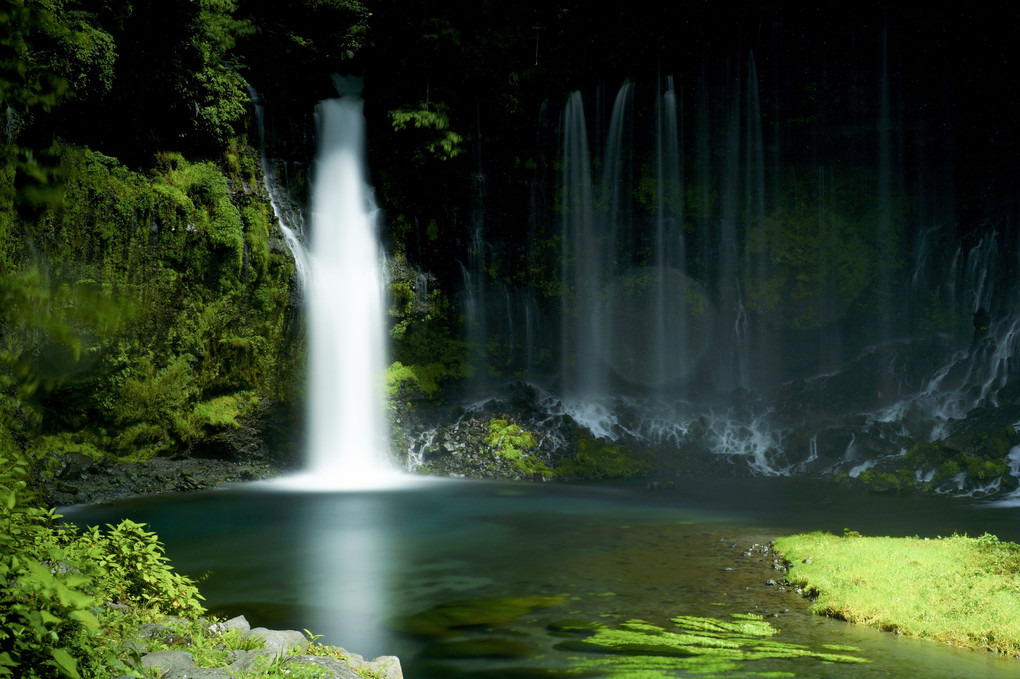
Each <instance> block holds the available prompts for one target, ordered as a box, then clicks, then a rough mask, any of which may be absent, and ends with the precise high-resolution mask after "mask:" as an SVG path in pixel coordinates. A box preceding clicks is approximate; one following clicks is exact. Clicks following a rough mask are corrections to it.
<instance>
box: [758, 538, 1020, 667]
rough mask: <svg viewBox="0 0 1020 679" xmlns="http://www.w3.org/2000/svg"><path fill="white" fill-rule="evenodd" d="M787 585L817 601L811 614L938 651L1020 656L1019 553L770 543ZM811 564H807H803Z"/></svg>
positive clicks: (878, 543)
mask: <svg viewBox="0 0 1020 679" xmlns="http://www.w3.org/2000/svg"><path fill="white" fill-rule="evenodd" d="M776 549H777V551H779V552H780V553H782V555H783V556H784V557H785V558H786V559H788V560H789V561H790V562H792V563H793V564H794V566H793V568H792V569H791V570H790V576H789V578H790V581H791V583H793V584H795V585H798V586H800V587H803V588H805V589H807V590H809V591H811V592H813V593H814V594H816V595H817V599H816V600H815V603H814V604H812V610H814V611H815V612H816V613H820V614H823V615H829V616H833V617H837V618H841V619H844V620H847V621H849V622H854V623H858V624H865V625H869V626H872V627H877V628H879V629H884V630H895V631H896V632H897V633H900V634H903V635H906V636H911V637H915V638H919V639H929V640H933V641H936V642H939V643H949V644H952V645H956V646H964V647H972V648H988V649H992V650H996V651H1000V652H1003V653H1007V654H1009V655H1016V653H1017V652H1018V650H1020V605H1018V601H1020V599H1018V597H1017V593H1018V592H1017V590H1018V583H1017V580H1016V572H1017V564H1018V563H1020V545H1016V544H1013V543H1008V542H1001V541H999V540H998V539H997V538H996V537H995V536H992V535H987V534H986V535H984V536H982V537H979V538H968V537H966V536H959V535H954V536H952V537H949V538H939V539H927V538H919V537H914V538H890V537H864V536H861V535H859V534H857V533H854V532H852V531H849V532H847V534H846V535H844V536H843V537H835V536H833V535H830V534H827V533H808V534H802V535H793V536H789V537H784V538H780V539H777V540H776ZM809 557H810V558H809Z"/></svg>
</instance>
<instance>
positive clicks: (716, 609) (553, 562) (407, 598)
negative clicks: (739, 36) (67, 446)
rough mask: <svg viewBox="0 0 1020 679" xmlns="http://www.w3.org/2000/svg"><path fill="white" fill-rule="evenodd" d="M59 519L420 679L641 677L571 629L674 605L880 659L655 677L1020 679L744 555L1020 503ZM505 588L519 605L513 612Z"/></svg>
mask: <svg viewBox="0 0 1020 679" xmlns="http://www.w3.org/2000/svg"><path fill="white" fill-rule="evenodd" d="M63 511H64V513H65V515H66V516H67V517H68V519H69V520H71V521H74V522H76V523H78V524H81V525H87V524H95V523H98V524H105V523H111V522H116V521H118V520H120V519H121V518H131V519H133V520H135V521H141V522H145V523H148V524H151V526H152V527H153V528H154V529H155V530H156V531H158V533H159V534H160V537H161V539H162V540H163V541H164V543H165V544H166V546H167V552H168V554H169V555H170V557H171V558H172V559H173V562H174V564H175V566H176V567H177V568H178V570H180V571H182V572H185V573H187V574H189V575H192V576H194V577H199V578H201V579H202V583H201V585H200V588H201V591H202V593H203V595H204V596H205V597H206V600H207V602H206V603H207V605H208V606H209V608H210V609H213V610H214V611H219V612H222V613H225V614H231V615H233V614H238V613H243V614H244V615H246V616H247V617H248V619H249V620H250V621H251V622H252V623H253V624H254V625H262V626H267V627H277V628H293V629H308V630H310V631H312V632H313V633H315V634H321V635H323V638H322V641H324V642H327V643H332V644H336V645H340V646H344V647H345V648H348V649H350V650H352V651H354V652H357V653H361V654H363V655H365V656H368V657H373V656H377V655H382V654H392V655H398V656H400V658H401V663H402V665H403V667H404V672H405V676H407V677H409V678H410V679H417V678H420V677H450V676H486V677H515V676H547V675H548V673H549V672H550V671H553V670H558V671H562V672H582V671H583V672H586V674H585V675H584V676H629V675H630V674H631V673H632V671H631V670H626V671H622V670H613V669H612V668H611V667H605V666H603V665H600V664H598V663H606V662H613V661H615V659H616V658H614V657H613V656H607V655H606V654H604V653H595V652H593V651H592V650H591V649H590V648H589V649H584V648H580V649H579V648H578V644H577V643H576V641H577V640H578V639H583V637H584V636H585V634H587V633H583V632H582V633H580V634H579V633H576V632H573V631H571V626H572V625H573V624H575V623H565V622H564V621H586V622H598V623H600V624H601V625H603V626H605V627H607V628H616V627H619V626H620V625H621V624H623V623H626V622H627V621H628V620H634V619H640V620H644V621H648V622H649V623H652V624H654V625H656V626H659V627H661V628H662V629H663V630H666V631H678V630H677V628H676V626H675V625H674V624H673V623H672V622H671V621H670V619H671V618H674V617H676V616H698V617H709V618H714V619H719V620H731V619H732V617H731V616H732V615H733V614H746V613H752V614H758V615H763V616H765V620H766V621H768V622H769V623H770V624H771V625H772V626H773V627H774V628H776V629H777V630H778V633H777V634H776V635H775V637H773V638H772V639H773V640H774V641H780V642H785V643H790V644H797V645H798V646H800V647H802V648H803V649H804V650H805V651H807V652H811V653H821V652H828V651H826V648H827V647H831V646H833V645H836V646H839V647H852V650H844V651H840V652H841V653H844V654H845V655H849V656H852V657H854V658H858V659H864V660H866V661H867V662H866V663H863V664H861V663H854V664H846V663H827V662H823V661H822V660H819V659H818V658H814V657H798V658H787V659H776V658H764V659H759V660H750V661H742V662H739V663H737V664H736V665H735V666H714V665H705V666H700V665H691V664H687V665H684V666H683V667H680V666H679V665H683V663H679V662H674V663H673V664H674V665H675V666H674V667H673V668H672V669H662V668H661V667H660V669H658V670H656V672H655V673H653V674H652V675H650V676H699V677H704V676H726V677H737V676H764V675H767V674H768V673H770V672H784V673H788V674H787V676H797V677H817V678H822V677H832V678H835V677H926V678H938V677H945V678H947V679H949V678H954V679H958V678H960V677H981V678H996V677H1016V676H1020V661H1017V660H1013V659H1003V658H1000V657H996V656H993V655H992V654H989V653H985V652H975V651H961V650H958V649H953V648H948V647H942V646H938V645H936V644H931V643H922V642H917V641H912V640H908V639H903V638H901V637H897V636H895V635H892V634H888V633H881V632H877V631H873V630H869V629H864V628H859V627H854V626H850V625H848V624H845V623H842V622H839V621H834V620H828V619H824V618H820V617H818V616H813V615H811V614H810V613H809V612H808V610H807V605H808V602H807V601H805V600H803V599H801V598H800V597H798V596H797V595H796V594H794V593H793V592H788V591H780V590H779V588H778V587H776V586H770V585H767V584H765V581H766V580H767V579H769V578H775V579H777V580H781V579H782V574H778V575H777V574H776V573H773V572H772V571H770V570H769V566H770V565H771V559H769V560H767V561H766V562H764V563H762V562H760V559H761V557H760V556H759V555H757V554H755V555H753V556H751V557H747V556H744V552H745V551H746V550H747V549H748V548H749V547H751V545H753V544H756V543H757V544H760V543H764V542H767V541H768V540H770V539H772V538H773V537H775V536H777V535H780V534H786V533H792V532H799V531H804V530H828V531H833V532H837V533H841V532H842V531H843V529H844V528H851V529H853V530H857V531H859V532H860V533H862V534H865V535H921V536H929V537H935V536H939V535H950V534H952V533H953V532H961V533H968V534H971V535H980V534H981V533H984V532H986V531H988V532H992V533H996V534H998V535H999V536H1000V537H1001V538H1002V539H1009V540H1020V525H1018V522H1017V517H1018V513H1017V512H1018V511H1020V510H1018V509H1017V508H1015V507H1014V508H1009V507H989V506H987V505H981V504H979V503H976V502H973V501H967V500H952V499H947V498H899V497H891V496H881V495H873V494H862V493H857V492H851V491H848V490H845V489H839V488H836V487H833V486H831V485H828V484H826V483H818V482H810V481H799V480H792V479H767V478H752V479H727V480H688V481H685V482H683V483H680V484H678V486H677V487H676V488H670V489H668V490H658V491H651V490H646V489H644V488H641V487H635V488H620V487H613V488H610V487H604V486H600V487H592V486H564V485H537V484H506V483H494V482H474V481H434V482H431V483H425V484H423V485H417V486H413V487H410V488H406V489H402V490H391V491H376V492H370V493H357V492H346V493H300V492H294V491H282V490H280V491H273V490H266V489H265V488H264V487H262V486H247V487H237V488H231V489H226V490H220V491H214V492H208V493H201V494H190V495H180V496H164V497H155V498H139V499H133V500H128V501H124V502H121V503H118V504H116V505H110V506H104V507H87V508H65V509H64V510H63ZM494 597H501V598H509V602H510V605H509V611H508V610H507V606H508V602H507V601H502V602H492V601H489V600H491V599H492V598H494ZM522 598H523V599H522ZM539 604H541V605H539ZM458 616H460V617H458ZM451 621H452V622H451ZM468 623H475V624H468ZM451 656H456V657H451ZM673 660H674V661H675V660H676V659H675V658H674V659H673ZM651 662H652V663H653V665H654V662H655V661H651ZM684 662H686V661H684ZM592 663H597V664H596V665H595V666H594V667H592ZM540 671H546V673H545V674H542V673H541V672H540ZM614 672H615V674H614ZM706 673H707V674H706ZM567 676H573V675H567Z"/></svg>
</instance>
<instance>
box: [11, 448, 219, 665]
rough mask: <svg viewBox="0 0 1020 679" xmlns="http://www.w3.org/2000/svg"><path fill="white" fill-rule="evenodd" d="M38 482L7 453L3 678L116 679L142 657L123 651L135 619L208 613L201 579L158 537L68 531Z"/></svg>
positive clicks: (128, 527)
mask: <svg viewBox="0 0 1020 679" xmlns="http://www.w3.org/2000/svg"><path fill="white" fill-rule="evenodd" d="M28 476H29V470H28V467H27V465H26V464H24V462H23V461H21V460H20V459H19V458H17V457H11V456H9V455H8V454H6V453H4V452H3V451H0V592H2V595H3V601H2V603H3V605H2V606H0V677H11V678H12V679H49V678H50V677H68V678H70V679H79V678H81V679H90V678H92V677H97V678H98V677H108V676H116V675H118V674H122V673H124V672H125V671H128V670H129V669H130V665H129V663H130V662H131V661H132V660H134V659H135V654H134V652H133V651H132V649H130V648H129V647H127V646H126V645H124V643H123V640H124V639H123V637H124V634H125V629H126V625H127V622H126V617H125V616H126V615H128V612H131V613H132V614H133V615H139V614H140V615H148V616H159V615H167V614H173V615H178V616H190V617H197V616H198V615H200V614H201V613H202V612H203V610H204V609H203V607H202V604H201V600H202V597H201V596H200V595H199V593H198V589H197V587H196V586H195V583H194V581H192V580H191V579H190V578H188V577H186V576H183V575H181V574H179V573H177V572H176V571H174V569H173V568H172V567H171V566H170V564H169V561H168V559H167V557H166V556H165V554H164V551H163V545H162V543H160V542H159V540H158V538H157V536H156V535H155V534H154V533H152V532H151V531H148V530H146V529H145V527H144V526H143V525H141V524H137V523H134V522H132V521H123V522H121V523H120V524H118V525H116V526H112V525H111V526H108V527H107V528H106V529H105V530H100V529H98V528H90V529H88V530H86V531H84V532H79V531H78V530H77V529H76V528H75V527H74V526H73V525H70V524H61V523H58V521H57V519H58V518H59V517H58V516H57V515H56V514H55V513H54V511H53V510H52V509H47V508H44V507H42V506H40V505H39V504H38V503H37V501H36V498H35V496H34V495H33V493H32V492H31V490H30V489H29V487H28V482H27V479H28Z"/></svg>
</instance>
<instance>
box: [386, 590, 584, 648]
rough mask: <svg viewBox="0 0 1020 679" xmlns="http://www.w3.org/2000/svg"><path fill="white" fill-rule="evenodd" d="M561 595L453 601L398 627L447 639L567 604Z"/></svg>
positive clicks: (411, 617) (401, 621)
mask: <svg viewBox="0 0 1020 679" xmlns="http://www.w3.org/2000/svg"><path fill="white" fill-rule="evenodd" d="M566 600H567V599H566V597H560V596H519V597H493V598H489V599H465V600H462V601H450V602H447V603H444V604H440V605H439V606H435V607H433V608H430V609H428V610H426V611H422V612H420V613H415V614H414V615H409V616H407V617H405V618H400V619H399V620H396V621H395V622H394V625H393V626H394V628H395V629H397V630H399V631H401V632H406V633H408V634H413V635H415V636H419V637H429V638H437V637H447V636H451V635H453V634H456V633H457V632H458V630H461V629H463V628H469V627H475V626H483V625H502V624H506V623H508V622H511V621H513V620H514V619H516V618H519V617H520V616H522V615H525V614H527V613H531V612H532V611H534V610H536V609H539V608H546V607H548V606H556V605H559V604H562V603H564V602H565V601H566Z"/></svg>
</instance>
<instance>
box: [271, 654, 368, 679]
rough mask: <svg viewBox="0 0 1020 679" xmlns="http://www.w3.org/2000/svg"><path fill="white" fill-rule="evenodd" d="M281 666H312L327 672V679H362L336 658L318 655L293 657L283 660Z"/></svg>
mask: <svg viewBox="0 0 1020 679" xmlns="http://www.w3.org/2000/svg"><path fill="white" fill-rule="evenodd" d="M283 664H284V665H314V666H316V667H320V668H322V669H324V670H326V671H327V672H329V674H328V675H326V676H327V677H328V678H329V679H363V677H362V675H360V674H358V673H357V672H356V671H355V670H354V668H352V667H349V666H348V665H347V663H345V662H344V661H342V660H337V659H336V658H330V657H325V656H318V655H295V656H291V657H289V658H287V659H286V660H284V661H283Z"/></svg>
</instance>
